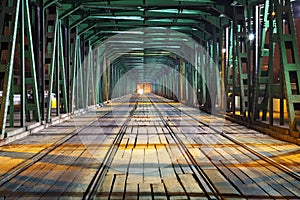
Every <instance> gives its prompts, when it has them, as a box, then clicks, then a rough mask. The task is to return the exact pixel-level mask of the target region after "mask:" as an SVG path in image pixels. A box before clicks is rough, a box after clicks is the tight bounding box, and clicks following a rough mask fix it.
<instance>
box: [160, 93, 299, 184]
mask: <svg viewBox="0 0 300 200" xmlns="http://www.w3.org/2000/svg"><path fill="white" fill-rule="evenodd" d="M159 101H160V102H161V101H164V100H163V99H162V98H160V100H159ZM164 103H166V104H168V105H169V106H171V107H172V108H174V109H175V110H177V111H178V112H179V113H180V114H184V115H186V116H188V117H190V118H192V119H194V120H195V121H197V122H198V123H199V124H201V125H202V126H205V127H208V128H209V129H211V130H213V131H214V132H216V133H217V134H219V135H221V136H222V137H224V138H226V139H228V140H229V141H231V142H233V143H234V144H235V145H238V146H239V147H242V148H244V149H245V150H246V151H249V152H251V153H252V154H253V155H255V156H257V157H258V158H260V159H261V160H263V161H265V162H267V163H269V164H270V165H272V166H274V167H276V168H277V169H279V170H281V171H282V172H284V173H286V174H288V175H290V176H291V177H293V178H294V179H296V180H298V181H300V174H299V173H297V172H295V171H293V170H291V169H290V168H288V167H286V166H284V165H282V164H280V163H278V162H276V161H275V160H273V159H272V158H269V157H267V156H265V155H263V154H261V153H260V152H258V151H256V150H255V149H253V148H251V147H250V146H248V145H246V144H244V143H241V142H239V141H237V140H236V139H235V138H233V137H231V136H230V135H229V134H228V132H226V131H223V130H222V131H220V130H219V129H217V128H214V127H213V126H210V125H209V124H208V123H205V122H203V121H200V120H199V119H198V118H196V117H195V116H193V115H191V114H189V113H187V112H185V111H184V110H181V109H179V108H178V107H176V106H174V105H172V104H170V103H168V102H166V101H164ZM161 117H162V118H163V116H162V115H161ZM164 122H165V123H166V126H168V127H169V129H171V128H170V126H169V125H168V122H167V121H165V120H164Z"/></svg>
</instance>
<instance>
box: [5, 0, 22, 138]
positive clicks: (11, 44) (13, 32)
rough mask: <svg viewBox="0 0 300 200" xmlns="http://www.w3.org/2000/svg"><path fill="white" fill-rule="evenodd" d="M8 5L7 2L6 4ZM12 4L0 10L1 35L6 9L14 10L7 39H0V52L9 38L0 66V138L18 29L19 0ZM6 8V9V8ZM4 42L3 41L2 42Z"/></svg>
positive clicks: (7, 102)
mask: <svg viewBox="0 0 300 200" xmlns="http://www.w3.org/2000/svg"><path fill="white" fill-rule="evenodd" d="M5 3H6V2H5V1H4V2H2V5H4V4H5ZM8 3H9V2H8ZM11 3H12V4H10V5H9V4H7V5H4V6H5V7H4V6H3V8H2V9H1V24H0V26H1V27H0V28H1V29H2V30H1V34H3V31H4V28H5V22H7V21H8V20H9V18H8V19H6V18H5V14H6V13H8V10H6V8H7V7H8V8H9V7H12V8H14V14H15V15H13V16H12V19H11V22H10V23H9V24H10V27H9V37H7V36H6V37H5V35H3V37H2V39H1V51H2V50H3V45H2V43H3V42H7V41H5V40H4V39H5V38H9V40H8V49H7V50H8V55H7V59H6V63H5V64H2V65H1V66H0V72H1V74H3V83H2V84H3V92H2V96H1V97H0V103H1V104H0V105H1V107H0V128H1V133H0V138H1V139H2V138H4V137H5V127H6V118H7V110H8V105H9V97H10V91H11V87H12V75H13V66H14V53H15V46H16V37H17V31H18V30H17V27H18V22H19V21H18V17H16V16H19V11H20V0H15V1H13V2H11ZM6 6H7V7H6ZM3 40H4V41H3Z"/></svg>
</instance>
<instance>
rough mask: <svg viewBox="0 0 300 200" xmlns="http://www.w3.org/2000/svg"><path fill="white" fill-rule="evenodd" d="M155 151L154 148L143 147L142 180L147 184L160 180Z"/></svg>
mask: <svg viewBox="0 0 300 200" xmlns="http://www.w3.org/2000/svg"><path fill="white" fill-rule="evenodd" d="M156 153H157V152H156V149H152V148H150V149H149V148H147V149H145V159H144V182H145V183H148V184H150V183H159V182H161V179H160V174H159V163H158V158H157V155H156Z"/></svg>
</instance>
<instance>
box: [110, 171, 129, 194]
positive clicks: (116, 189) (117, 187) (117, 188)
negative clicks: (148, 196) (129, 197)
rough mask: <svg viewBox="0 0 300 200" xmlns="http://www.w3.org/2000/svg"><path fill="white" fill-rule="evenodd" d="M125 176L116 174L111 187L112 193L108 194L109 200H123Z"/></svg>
mask: <svg viewBox="0 0 300 200" xmlns="http://www.w3.org/2000/svg"><path fill="white" fill-rule="evenodd" d="M125 182H126V175H125V174H116V175H115V181H114V185H113V186H112V192H111V194H110V199H124V193H125Z"/></svg>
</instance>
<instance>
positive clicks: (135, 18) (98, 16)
mask: <svg viewBox="0 0 300 200" xmlns="http://www.w3.org/2000/svg"><path fill="white" fill-rule="evenodd" d="M91 18H97V19H124V20H138V21H139V20H141V21H142V20H144V19H143V18H142V17H141V16H100V15H94V16H92V17H91Z"/></svg>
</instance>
